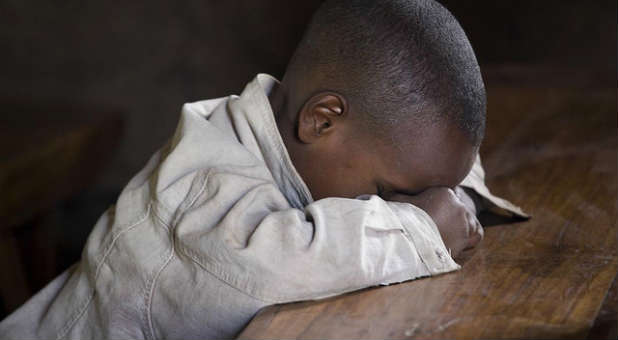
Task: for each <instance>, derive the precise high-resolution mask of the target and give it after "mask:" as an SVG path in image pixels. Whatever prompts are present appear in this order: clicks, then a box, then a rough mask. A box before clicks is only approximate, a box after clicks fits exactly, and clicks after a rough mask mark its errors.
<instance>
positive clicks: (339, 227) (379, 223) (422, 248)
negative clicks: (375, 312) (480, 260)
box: [178, 184, 460, 303]
mask: <svg viewBox="0 0 618 340" xmlns="http://www.w3.org/2000/svg"><path fill="white" fill-rule="evenodd" d="M282 200H285V198H283V196H282V195H280V193H279V191H278V190H277V189H275V188H274V186H273V185H272V184H263V185H258V186H256V187H254V188H253V189H251V190H250V191H249V192H246V193H244V194H243V195H242V197H240V198H239V199H238V201H236V202H234V204H233V206H231V207H230V208H229V209H228V211H227V213H226V214H225V217H224V218H222V219H221V220H220V222H219V223H218V224H217V225H216V226H215V227H214V228H213V229H211V230H209V231H208V232H203V231H202V232H198V233H186V232H184V231H183V229H184V230H186V228H187V227H186V226H183V224H182V223H181V224H180V225H179V226H178V230H179V232H180V234H181V235H180V237H179V242H178V245H179V247H178V250H179V251H180V252H181V253H183V254H185V255H187V256H188V257H189V258H191V259H192V260H193V261H195V262H196V263H198V264H199V265H200V266H201V267H203V268H204V269H206V270H207V271H208V272H210V273H212V274H214V275H215V276H217V277H218V278H219V279H220V280H222V281H224V282H226V283H228V284H229V285H231V286H233V287H235V288H237V289H239V290H240V291H242V292H244V293H245V294H248V295H250V296H252V297H254V298H256V299H259V300H262V301H265V302H269V303H284V302H292V301H300V300H309V299H320V298H325V297H329V296H334V295H339V294H342V293H346V292H349V291H353V290H358V289H362V288H366V287H370V286H375V285H386V284H391V283H395V282H401V281H405V280H411V279H415V278H419V277H423V276H430V275H436V274H440V273H445V272H449V271H453V270H456V269H459V268H460V267H459V265H457V263H455V262H454V261H453V259H452V258H451V256H450V255H449V253H448V251H447V249H446V247H445V246H444V243H443V241H442V239H441V237H440V234H439V232H438V229H437V227H436V225H435V224H434V222H433V221H432V219H431V218H430V217H429V216H428V215H427V214H426V213H425V212H424V211H422V210H421V209H419V208H417V207H415V206H413V205H411V204H407V203H395V202H386V201H384V200H382V199H381V198H380V197H378V196H375V195H373V196H367V197H365V198H364V199H344V198H327V199H322V200H319V201H316V202H313V203H311V204H310V205H308V206H307V207H306V208H305V209H304V210H300V209H294V208H289V205H287V204H286V203H285V202H283V201H282ZM221 202H222V200H221V199H218V200H217V204H221ZM200 205H202V207H206V206H207V205H208V202H206V203H204V204H201V203H200ZM286 205H287V207H288V208H287V209H282V208H283V207H285V206H286ZM192 219H193V218H192V217H187V218H183V220H187V221H188V220H192Z"/></svg>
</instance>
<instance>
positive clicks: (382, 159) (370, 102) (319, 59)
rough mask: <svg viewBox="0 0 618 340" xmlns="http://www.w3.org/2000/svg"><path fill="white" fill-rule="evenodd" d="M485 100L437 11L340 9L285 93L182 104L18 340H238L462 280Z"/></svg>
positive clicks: (19, 323) (376, 5) (24, 315)
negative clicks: (267, 314) (279, 315)
mask: <svg viewBox="0 0 618 340" xmlns="http://www.w3.org/2000/svg"><path fill="white" fill-rule="evenodd" d="M485 102H486V99H485V90H484V85H483V81H482V79H481V74H480V71H479V67H478V64H477V62H476V58H475V56H474V53H473V51H472V48H471V46H470V44H469V42H468V39H467V38H466V36H465V34H464V32H463V30H462V29H461V27H460V26H459V24H458V23H457V21H456V20H455V18H453V16H452V15H451V14H450V13H449V12H448V11H447V10H446V9H445V8H443V7H442V6H440V5H439V4H438V3H436V2H434V1H432V0H414V1H412V0H408V1H399V0H389V1H351V0H350V1H347V0H345V1H327V2H325V3H324V4H323V5H322V7H320V9H319V10H318V11H317V12H316V13H315V14H314V17H313V19H312V21H311V23H310V25H309V27H308V29H307V31H306V32H305V35H304V37H303V39H302V41H301V42H300V44H299V46H298V48H297V50H296V52H295V54H294V56H293V58H292V60H291V61H290V63H289V65H288V68H287V70H286V72H285V75H284V76H283V79H282V80H281V82H278V81H277V80H275V79H274V78H272V77H270V76H268V75H264V74H261V75H258V76H257V77H256V78H255V79H254V80H253V81H251V82H250V83H249V84H248V85H247V86H246V88H245V89H244V91H243V92H242V94H241V95H240V96H230V97H226V98H219V99H212V100H206V101H200V102H195V103H190V104H185V105H184V107H183V108H182V113H181V117H180V122H179V124H178V128H177V130H176V133H175V134H174V136H173V137H172V138H171V140H170V141H169V143H167V145H165V146H164V147H163V148H161V149H160V150H159V151H158V152H157V153H156V154H155V155H154V156H153V157H152V158H151V159H150V161H149V162H148V164H147V165H146V167H145V168H144V169H143V170H142V171H141V172H139V173H138V174H137V175H136V176H135V177H134V178H133V179H132V180H131V181H130V182H129V183H128V185H127V186H126V188H125V189H124V190H123V192H122V193H121V195H120V197H119V198H118V201H117V203H116V205H115V206H114V207H112V208H110V209H109V210H108V211H107V212H106V213H104V214H103V215H102V216H101V218H100V219H99V221H98V222H97V224H96V226H95V227H94V229H93V231H92V233H91V235H90V237H89V239H88V242H87V244H86V246H85V249H84V251H83V255H82V259H81V261H80V262H79V263H78V264H76V265H74V266H73V267H71V268H69V269H68V270H67V271H66V272H65V273H63V274H62V275H61V276H59V277H58V278H56V279H55V280H54V281H52V282H51V283H50V284H49V285H48V286H47V287H45V288H44V289H43V290H42V291H40V292H39V293H38V294H37V295H35V296H34V297H33V298H32V299H31V300H30V301H28V302H27V303H26V304H25V305H24V306H22V307H21V308H20V309H19V310H17V311H16V312H15V313H13V314H12V315H11V316H9V317H8V318H7V319H5V320H4V321H3V322H2V323H1V324H0V334H1V335H2V336H3V337H8V338H58V339H61V338H81V339H87V338H114V339H120V338H131V339H138V338H139V339H141V338H182V339H189V338H227V337H233V336H234V335H235V334H237V333H238V332H239V331H240V330H241V329H242V327H243V326H244V325H245V324H246V323H247V322H248V321H249V320H250V319H251V318H252V317H253V315H254V314H255V313H256V312H257V311H258V310H259V309H260V308H262V307H265V306H268V305H271V304H276V303H285V302H291V301H299V300H306V299H320V298H325V297H328V296H333V295H338V294H342V293H345V292H349V291H353V290H356V289H360V288H364V287H369V286H375V285H385V284H390V283H395V282H401V281H405V280H411V279H415V278H419V277H423V276H431V275H437V274H440V273H446V272H449V271H453V270H456V269H458V268H459V266H458V265H457V264H456V263H455V262H454V261H453V257H456V256H457V255H458V254H459V253H460V252H461V251H462V250H463V249H465V248H469V247H473V246H475V245H476V244H477V243H478V242H479V241H480V240H481V238H482V236H483V228H482V227H481V225H480V224H479V222H478V220H477V219H476V214H477V213H478V212H479V210H480V209H483V208H488V207H491V208H493V209H503V210H505V211H508V212H510V213H512V214H515V215H521V216H524V215H523V213H522V212H521V210H519V209H518V208H517V207H514V206H513V205H511V204H510V203H508V202H507V201H505V200H502V199H500V198H497V197H495V196H493V195H491V194H490V192H489V191H488V189H487V188H486V187H485V185H484V173H483V169H482V167H481V164H480V159H479V157H478V149H479V145H480V143H481V140H482V138H483V134H484V128H485Z"/></svg>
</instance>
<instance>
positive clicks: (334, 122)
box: [297, 92, 348, 144]
mask: <svg viewBox="0 0 618 340" xmlns="http://www.w3.org/2000/svg"><path fill="white" fill-rule="evenodd" d="M347 111H348V108H347V104H346V101H345V99H344V97H343V96H341V95H339V94H337V93H333V92H320V93H318V94H315V95H313V96H312V97H311V98H309V100H307V102H306V103H305V105H303V107H302V108H301V109H300V112H299V113H298V127H297V135H298V138H299V139H300V140H301V141H302V142H303V143H308V144H309V143H313V142H315V141H317V140H318V139H320V138H322V137H325V136H328V135H329V134H331V133H332V132H334V131H336V130H337V129H338V128H339V125H340V124H341V122H342V120H343V118H345V116H346V113H347Z"/></svg>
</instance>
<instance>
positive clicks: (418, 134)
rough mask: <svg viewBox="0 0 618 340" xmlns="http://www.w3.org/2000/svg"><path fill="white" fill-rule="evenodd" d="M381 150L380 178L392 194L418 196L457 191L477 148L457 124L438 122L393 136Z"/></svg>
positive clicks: (409, 129)
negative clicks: (431, 191) (438, 190)
mask: <svg viewBox="0 0 618 340" xmlns="http://www.w3.org/2000/svg"><path fill="white" fill-rule="evenodd" d="M390 144H391V145H385V146H384V149H383V150H382V157H381V158H382V163H383V166H384V167H383V169H382V174H381V177H383V179H384V180H385V181H387V182H388V184H390V186H391V187H392V188H393V190H398V191H401V192H404V193H406V192H407V193H418V192H420V191H423V190H425V189H427V188H429V187H435V186H444V187H454V186H456V185H457V184H459V183H460V182H461V181H462V180H463V179H464V178H465V176H466V175H467V174H468V172H469V171H470V168H471V167H472V164H473V162H474V158H475V156H476V153H477V152H478V146H476V145H473V144H472V143H471V142H470V140H469V139H468V137H467V136H466V135H465V134H464V133H463V132H462V131H461V130H460V129H459V128H457V127H456V126H455V125H454V124H450V123H444V122H436V123H433V124H426V126H423V127H422V128H419V127H416V128H414V127H412V128H408V129H406V131H405V132H402V133H400V134H399V135H397V136H394V138H393V140H392V142H391V143H390Z"/></svg>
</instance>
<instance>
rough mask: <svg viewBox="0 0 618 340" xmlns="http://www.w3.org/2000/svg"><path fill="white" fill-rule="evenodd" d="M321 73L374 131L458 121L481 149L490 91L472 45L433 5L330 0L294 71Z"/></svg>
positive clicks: (416, 0)
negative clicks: (414, 123) (413, 123)
mask: <svg viewBox="0 0 618 340" xmlns="http://www.w3.org/2000/svg"><path fill="white" fill-rule="evenodd" d="M315 67H318V68H321V71H323V72H322V73H323V74H324V77H326V78H325V79H324V83H325V84H328V86H329V87H331V88H329V89H330V90H334V91H337V92H340V93H341V94H343V95H344V96H346V97H347V98H348V99H349V100H350V102H352V104H353V105H355V109H356V110H358V111H360V112H361V113H362V115H363V116H364V118H366V119H363V120H364V121H365V122H366V123H367V125H366V126H367V127H369V128H371V129H372V130H373V131H378V132H379V131H385V132H392V127H395V126H397V125H399V124H400V123H401V122H402V121H404V120H408V119H410V118H414V119H423V121H424V122H433V123H435V122H440V121H444V118H448V119H450V121H451V122H454V123H456V124H457V126H458V127H459V128H461V129H462V130H463V131H464V132H465V133H466V135H467V136H468V137H469V139H470V141H471V142H472V143H474V144H476V145H478V144H480V142H481V140H482V138H483V135H484V130H485V110H486V108H485V107H486V94H485V87H484V84H483V80H482V77H481V73H480V69H479V66H478V63H477V61H476V57H475V55H474V51H473V50H472V46H471V45H470V42H469V41H468V38H467V37H466V34H465V33H464V31H463V29H462V28H461V26H460V25H459V23H458V22H457V20H456V19H455V17H453V15H452V14H451V13H450V12H449V11H448V10H447V9H446V8H444V7H443V6H442V5H440V4H439V3H437V2H435V1H433V0H383V1H380V0H327V1H325V2H324V3H323V4H322V5H321V7H320V8H319V9H318V10H317V11H316V12H315V13H314V15H313V17H312V19H311V22H310V24H309V26H308V28H307V30H306V31H305V34H304V37H303V39H302V40H301V42H300V44H299V46H298V48H297V50H296V53H295V54H294V57H293V58H292V60H291V61H290V65H289V66H288V70H289V69H290V68H297V69H299V68H300V69H301V72H302V70H307V71H311V70H313V69H314V68H315Z"/></svg>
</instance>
